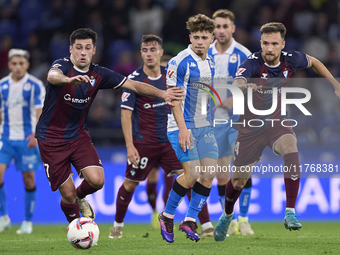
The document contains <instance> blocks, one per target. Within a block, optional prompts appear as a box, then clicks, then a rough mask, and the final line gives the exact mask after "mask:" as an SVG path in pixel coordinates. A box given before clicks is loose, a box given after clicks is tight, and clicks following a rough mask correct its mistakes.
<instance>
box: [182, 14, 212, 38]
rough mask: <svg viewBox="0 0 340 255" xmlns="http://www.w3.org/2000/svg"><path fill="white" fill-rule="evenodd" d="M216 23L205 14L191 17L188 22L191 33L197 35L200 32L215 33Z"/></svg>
mask: <svg viewBox="0 0 340 255" xmlns="http://www.w3.org/2000/svg"><path fill="white" fill-rule="evenodd" d="M215 26H216V25H215V22H214V21H213V20H212V19H211V18H209V17H208V16H206V15H204V14H197V15H194V16H191V17H190V18H189V19H188V21H187V29H188V30H189V31H190V33H195V32H198V31H209V32H210V33H212V32H214V29H215Z"/></svg>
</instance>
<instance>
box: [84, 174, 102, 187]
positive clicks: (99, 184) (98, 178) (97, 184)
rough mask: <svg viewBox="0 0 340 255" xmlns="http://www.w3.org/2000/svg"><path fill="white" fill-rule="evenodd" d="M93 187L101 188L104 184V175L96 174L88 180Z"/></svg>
mask: <svg viewBox="0 0 340 255" xmlns="http://www.w3.org/2000/svg"><path fill="white" fill-rule="evenodd" d="M87 182H88V183H89V184H90V185H91V186H92V187H93V188H95V189H101V188H102V187H103V186H104V176H103V177H101V176H96V177H93V178H91V180H88V181H87Z"/></svg>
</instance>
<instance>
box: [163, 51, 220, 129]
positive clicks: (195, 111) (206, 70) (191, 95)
mask: <svg viewBox="0 0 340 255" xmlns="http://www.w3.org/2000/svg"><path fill="white" fill-rule="evenodd" d="M214 73H215V67H214V64H213V61H212V60H211V58H210V57H209V56H208V55H207V57H206V59H205V60H202V59H201V58H200V57H199V56H198V55H196V53H195V52H194V51H193V50H192V49H191V46H190V45H189V46H188V48H187V49H185V50H183V51H181V52H180V53H179V54H178V55H177V56H176V57H174V58H172V59H171V60H170V61H169V62H168V64H167V74H166V84H167V86H169V87H172V86H177V87H183V88H184V91H185V92H186V97H185V100H183V101H181V107H182V110H183V116H184V120H185V124H186V126H187V128H188V129H190V128H199V127H206V126H211V119H212V117H211V111H209V110H208V108H209V105H208V98H209V93H210V88H211V86H212V79H213V77H214ZM209 87H210V88H209ZM207 92H209V93H207ZM174 130H178V127H177V123H176V121H175V118H174V116H173V114H172V113H171V111H170V114H169V117H168V131H174Z"/></svg>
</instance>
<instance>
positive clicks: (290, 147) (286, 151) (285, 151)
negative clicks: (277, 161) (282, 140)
mask: <svg viewBox="0 0 340 255" xmlns="http://www.w3.org/2000/svg"><path fill="white" fill-rule="evenodd" d="M297 151H298V150H297V146H296V144H291V145H287V146H286V147H285V148H284V149H283V155H282V156H284V155H286V154H290V153H294V152H297Z"/></svg>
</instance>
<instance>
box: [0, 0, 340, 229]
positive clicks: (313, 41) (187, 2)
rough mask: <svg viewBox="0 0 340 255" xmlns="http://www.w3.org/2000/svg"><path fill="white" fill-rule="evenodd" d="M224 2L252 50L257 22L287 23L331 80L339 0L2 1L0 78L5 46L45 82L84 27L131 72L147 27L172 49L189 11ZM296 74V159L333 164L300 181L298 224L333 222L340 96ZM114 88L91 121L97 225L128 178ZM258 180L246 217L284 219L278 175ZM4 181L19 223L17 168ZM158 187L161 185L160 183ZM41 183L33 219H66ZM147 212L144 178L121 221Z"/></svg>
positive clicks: (104, 60)
mask: <svg viewBox="0 0 340 255" xmlns="http://www.w3.org/2000/svg"><path fill="white" fill-rule="evenodd" d="M220 8H228V9H230V10H232V11H233V12H234V13H235V15H236V33H235V35H234V36H235V38H236V40H237V41H238V42H240V43H241V44H243V45H245V46H246V47H247V48H249V49H250V50H251V51H252V52H255V51H258V50H259V49H260V43H259V40H260V34H259V28H260V26H261V25H262V24H264V23H266V22H270V21H280V22H282V23H284V24H285V25H286V27H287V29H288V33H287V36H286V48H285V50H287V51H288V50H300V51H303V52H305V53H307V54H310V55H312V56H314V57H316V58H318V59H319V60H321V61H322V62H323V63H324V64H325V65H326V66H327V67H328V68H329V70H330V71H331V72H332V73H333V75H334V76H335V77H336V78H338V77H339V76H340V75H339V74H340V1H339V0H285V1H279V0H229V1H225V0H197V1H194V0H156V1H152V0H83V1H77V0H0V77H3V76H5V75H7V74H8V72H9V71H8V69H7V60H8V58H7V54H8V51H9V49H11V48H13V47H16V48H24V49H27V50H29V51H30V53H31V67H30V70H29V72H30V73H31V74H33V75H35V76H37V77H39V78H40V79H41V80H43V81H44V82H45V84H46V75H47V71H48V69H49V67H50V65H51V63H52V62H53V61H54V60H55V59H57V58H60V57H65V56H69V42H68V38H69V35H70V33H71V32H72V31H73V30H74V29H77V28H80V27H90V28H92V29H94V30H95V31H96V32H97V33H98V35H99V40H98V42H97V53H96V55H95V57H94V59H93V61H94V62H95V63H98V64H100V65H103V66H107V67H109V68H111V69H113V70H115V71H117V72H119V73H121V74H124V75H128V74H130V73H131V72H132V71H134V70H135V69H136V68H137V67H138V66H140V65H141V59H140V53H139V46H140V39H141V36H142V35H143V34H147V33H154V34H157V35H160V36H161V37H162V38H163V39H164V50H165V54H168V55H172V56H173V55H176V54H177V53H178V52H179V51H180V50H182V49H184V48H186V47H187V45H188V43H189V39H188V32H187V30H186V29H185V21H186V20H187V19H188V17H190V16H191V15H193V14H196V13H204V14H206V15H208V16H211V15H212V13H213V12H214V11H215V10H217V9H220ZM295 77H296V78H297V79H295V80H294V81H293V83H294V86H299V87H305V88H307V89H308V90H309V91H310V92H311V93H312V99H311V100H310V101H309V102H308V103H307V104H306V108H307V109H308V110H309V111H310V112H311V113H312V116H307V117H305V116H303V115H302V114H301V112H300V111H299V110H298V109H297V108H296V109H295V108H292V109H289V112H290V117H291V118H294V119H296V120H297V121H298V123H299V124H298V126H297V127H296V128H295V132H296V134H297V136H298V145H299V150H300V159H301V164H326V167H327V168H328V169H330V166H333V169H334V171H333V172H332V173H329V171H328V173H327V174H323V175H320V174H317V173H315V174H314V175H308V176H305V177H311V176H313V178H305V179H302V185H301V189H300V194H299V198H298V201H297V213H298V214H299V215H300V216H299V219H300V221H301V222H303V221H306V220H312V221H314V220H315V221H316V220H339V219H340V218H339V213H340V178H339V177H340V173H338V171H340V169H339V165H340V160H339V154H340V100H339V99H338V98H337V97H336V96H335V95H334V91H333V89H332V87H331V86H330V85H329V84H327V82H325V81H324V80H322V79H320V78H316V77H317V76H316V75H315V74H314V73H312V72H311V71H302V72H298V73H297V74H296V76H295ZM120 94H121V91H113V90H109V91H100V92H99V93H98V95H97V99H96V100H95V102H94V104H93V106H92V109H91V111H90V114H89V118H88V122H87V123H88V127H89V130H90V133H91V136H92V138H93V142H94V144H95V145H96V147H97V148H98V152H99V155H100V156H101V158H102V161H103V163H104V166H105V173H106V184H105V186H104V188H103V189H102V190H101V191H99V192H97V193H96V194H95V195H92V196H90V197H89V200H90V202H91V204H92V205H93V207H94V208H95V210H96V212H97V221H98V222H113V221H114V214H115V200H116V193H117V190H118V188H119V187H120V185H121V183H122V181H123V178H124V172H125V160H126V150H125V147H124V138H123V134H122V131H121V125H120ZM282 162H283V161H282V158H281V157H279V156H274V154H273V153H272V152H271V151H270V150H269V149H268V150H266V151H265V153H264V156H263V158H262V161H261V163H262V164H267V165H268V164H271V165H273V166H274V165H276V166H279V165H280V164H282ZM258 177H259V178H255V179H254V181H253V193H252V201H251V205H250V215H249V217H250V221H253V220H258V221H264V220H282V218H283V215H284V214H283V212H284V206H285V196H284V193H283V191H284V186H283V180H282V179H280V178H261V177H263V176H261V175H258ZM326 177H327V178H326ZM75 179H76V180H77V178H76V177H75ZM77 181H78V180H77ZM5 182H6V187H7V196H8V201H9V204H8V208H9V215H10V217H11V220H12V221H13V222H14V223H20V222H21V220H22V218H23V184H22V181H21V175H20V174H19V173H17V172H16V171H15V169H14V166H13V165H11V166H10V168H9V169H8V171H7V172H6V174H5ZM214 185H216V183H214ZM158 189H159V191H160V192H161V190H162V183H161V182H160V183H159V186H158ZM37 190H38V201H37V208H36V214H35V216H34V222H36V223H65V219H64V215H63V214H62V212H61V210H60V208H59V203H60V196H59V194H57V193H52V192H51V190H50V188H49V185H48V182H47V180H46V177H45V174H44V171H43V170H41V171H39V172H37ZM187 204H188V203H187V202H184V203H182V204H181V206H180V208H179V209H178V214H177V215H176V219H178V220H180V219H182V218H183V213H184V212H185V211H186V206H187ZM157 207H158V209H159V210H161V209H162V207H163V201H162V199H161V196H159V197H158V203H157ZM236 208H238V206H236ZM209 210H210V213H211V216H212V220H217V219H218V217H219V215H220V213H221V207H220V206H219V203H218V199H217V188H214V187H213V188H212V194H211V197H210V200H209ZM150 213H151V208H150V207H149V205H148V203H147V197H146V193H145V186H144V183H142V184H141V185H140V187H138V188H137V190H136V192H135V196H134V199H133V200H132V202H131V204H130V207H129V211H128V214H127V216H126V222H149V219H150Z"/></svg>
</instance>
